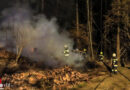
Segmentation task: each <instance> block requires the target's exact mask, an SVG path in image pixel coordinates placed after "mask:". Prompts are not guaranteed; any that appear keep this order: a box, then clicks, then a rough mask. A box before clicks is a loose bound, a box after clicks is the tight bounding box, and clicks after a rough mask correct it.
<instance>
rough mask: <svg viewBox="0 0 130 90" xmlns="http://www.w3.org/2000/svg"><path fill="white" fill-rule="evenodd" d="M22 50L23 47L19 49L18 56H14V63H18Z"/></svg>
mask: <svg viewBox="0 0 130 90" xmlns="http://www.w3.org/2000/svg"><path fill="white" fill-rule="evenodd" d="M22 50H23V47H22V46H21V47H20V48H19V51H18V54H17V56H16V63H18V60H19V58H20V56H21V53H22Z"/></svg>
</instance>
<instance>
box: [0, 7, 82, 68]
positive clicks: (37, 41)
mask: <svg viewBox="0 0 130 90" xmlns="http://www.w3.org/2000/svg"><path fill="white" fill-rule="evenodd" d="M2 14H3V22H2V24H1V25H2V27H4V31H5V32H6V35H7V37H6V40H5V41H4V45H6V46H5V47H6V48H7V49H8V50H11V51H12V52H16V46H19V47H20V46H22V47H24V48H23V51H22V55H23V56H26V57H29V58H31V59H32V60H37V61H44V63H45V64H46V65H48V66H54V67H55V66H58V65H59V64H64V65H73V66H80V65H82V60H83V57H82V56H81V55H79V54H77V53H74V52H72V50H73V44H74V42H73V40H72V39H71V38H69V33H67V32H65V30H62V31H63V32H62V33H59V32H58V31H59V26H58V25H57V23H56V22H57V20H56V18H52V19H50V20H48V19H47V18H46V16H44V15H33V13H32V12H31V10H30V9H29V8H25V7H24V8H23V7H13V8H10V9H6V10H4V11H3V12H2ZM0 33H2V32H0ZM2 38H4V37H2ZM2 43H3V42H2ZM64 45H68V47H69V50H70V56H69V57H65V56H64ZM77 62H78V63H77Z"/></svg>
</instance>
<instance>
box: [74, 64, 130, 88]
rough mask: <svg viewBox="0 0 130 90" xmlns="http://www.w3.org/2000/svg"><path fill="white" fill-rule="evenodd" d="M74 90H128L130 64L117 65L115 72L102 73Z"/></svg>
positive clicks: (129, 85) (129, 86) (129, 84)
mask: <svg viewBox="0 0 130 90" xmlns="http://www.w3.org/2000/svg"><path fill="white" fill-rule="evenodd" d="M76 90H130V64H129V65H127V66H126V67H118V73H117V74H112V73H109V74H104V75H103V76H98V77H95V78H93V79H91V80H90V81H89V82H88V83H86V84H85V85H84V86H83V87H82V88H79V89H76Z"/></svg>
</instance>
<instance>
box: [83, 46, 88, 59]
mask: <svg viewBox="0 0 130 90" xmlns="http://www.w3.org/2000/svg"><path fill="white" fill-rule="evenodd" d="M86 54H87V49H86V48H84V49H83V56H84V58H86Z"/></svg>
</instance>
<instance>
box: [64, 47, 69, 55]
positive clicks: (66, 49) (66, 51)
mask: <svg viewBox="0 0 130 90" xmlns="http://www.w3.org/2000/svg"><path fill="white" fill-rule="evenodd" d="M64 55H65V56H66V57H68V56H69V48H68V46H67V45H64Z"/></svg>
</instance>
